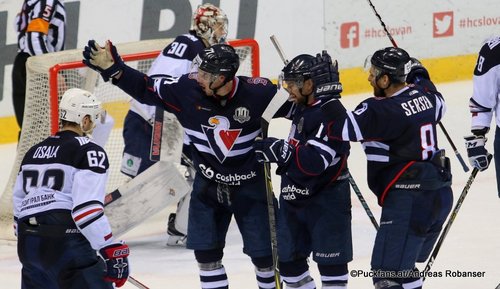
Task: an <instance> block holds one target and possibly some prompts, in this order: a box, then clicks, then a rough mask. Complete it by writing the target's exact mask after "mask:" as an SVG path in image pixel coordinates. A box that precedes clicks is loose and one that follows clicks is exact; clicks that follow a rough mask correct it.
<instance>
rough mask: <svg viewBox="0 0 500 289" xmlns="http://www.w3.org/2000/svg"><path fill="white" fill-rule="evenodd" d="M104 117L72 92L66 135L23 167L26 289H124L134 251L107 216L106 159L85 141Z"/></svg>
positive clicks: (21, 249)
mask: <svg viewBox="0 0 500 289" xmlns="http://www.w3.org/2000/svg"><path fill="white" fill-rule="evenodd" d="M101 111H102V106H101V103H100V102H99V101H98V100H97V99H96V97H95V96H94V95H93V94H91V93H90V92H88V91H85V90H81V89H78V88H72V89H69V90H67V91H66V92H65V93H64V95H63V97H62V99H61V102H60V105H59V115H60V121H61V124H62V129H61V130H60V131H59V132H57V133H56V134H55V135H53V136H50V137H48V138H47V139H45V140H44V141H42V142H41V143H39V144H36V145H35V146H33V147H32V148H31V149H30V150H29V151H28V152H27V153H26V155H25V157H24V159H23V161H22V163H21V168H20V171H19V174H18V176H17V179H16V183H15V187H14V193H13V201H14V221H15V224H16V226H15V228H16V233H17V237H18V255H19V260H20V261H21V263H22V274H21V276H22V281H21V288H23V289H39V288H51V289H57V288H61V289H62V288H64V289H70V288H74V289H77V288H78V289H82V288H88V289H91V288H92V289H95V288H99V289H101V288H102V289H112V288H113V284H112V283H114V284H115V285H116V286H117V287H121V286H122V285H123V284H124V283H125V282H126V281H127V278H128V255H129V247H128V246H127V245H126V244H124V243H123V242H120V241H116V240H115V239H114V238H113V234H112V232H111V228H110V225H109V223H108V219H107V218H106V215H105V214H104V207H103V202H104V196H105V185H106V181H107V173H108V167H109V163H108V158H107V155H106V152H105V151H104V150H103V149H102V147H100V146H99V145H97V144H96V143H94V142H93V141H91V139H89V138H88V137H86V136H85V134H88V133H90V132H91V131H92V129H93V128H94V126H95V123H96V122H97V121H99V118H100V115H101ZM97 252H98V254H99V255H100V257H101V258H99V257H98V254H97ZM103 261H104V262H103Z"/></svg>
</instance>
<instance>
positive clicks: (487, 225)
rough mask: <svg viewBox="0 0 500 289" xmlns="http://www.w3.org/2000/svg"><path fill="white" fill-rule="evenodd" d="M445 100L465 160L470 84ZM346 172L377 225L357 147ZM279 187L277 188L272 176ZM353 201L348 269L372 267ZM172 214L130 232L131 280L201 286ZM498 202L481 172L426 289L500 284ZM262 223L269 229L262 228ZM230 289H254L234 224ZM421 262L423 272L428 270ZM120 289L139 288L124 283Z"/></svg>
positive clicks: (7, 255)
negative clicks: (171, 237)
mask: <svg viewBox="0 0 500 289" xmlns="http://www.w3.org/2000/svg"><path fill="white" fill-rule="evenodd" d="M438 88H439V89H440V90H441V91H442V93H443V94H444V96H445V98H446V101H447V104H448V112H447V114H446V116H445V118H444V120H443V124H444V126H445V127H446V129H447V131H448V133H449V134H450V136H451V138H452V139H453V141H454V142H455V145H456V146H457V148H458V150H459V151H460V153H461V154H462V157H463V158H464V159H467V157H466V151H465V149H464V145H463V136H464V135H468V134H469V133H470V131H469V127H470V124H469V122H470V114H469V112H468V99H469V97H470V94H471V92H472V84H471V82H470V81H464V82H454V83H447V84H439V85H438ZM368 95H369V94H364V95H357V96H348V97H344V98H343V99H342V101H343V103H344V104H345V105H346V107H348V108H350V109H353V108H354V107H355V105H356V104H358V103H359V102H360V101H361V100H363V99H364V98H365V97H367V96H368ZM288 130H289V123H288V122H286V121H279V120H273V121H272V122H271V125H270V133H269V135H271V136H279V137H286V136H287V134H288ZM439 134H440V137H441V139H440V146H441V147H443V148H445V149H446V150H447V152H448V155H449V156H450V158H451V161H452V166H453V174H454V178H453V189H454V195H455V200H456V199H458V197H459V195H460V193H461V191H462V189H463V187H464V185H465V182H466V181H467V178H468V176H469V173H465V172H464V171H463V170H462V167H461V166H460V164H459V163H458V161H457V159H456V157H455V156H454V154H453V151H452V149H451V146H450V145H449V144H448V142H447V140H446V139H445V137H444V135H443V134H442V133H441V131H440V132H439ZM489 136H490V141H489V142H488V144H487V146H488V147H489V148H490V151H492V150H491V149H492V143H493V133H492V132H490V134H489ZM352 147H353V148H352V152H351V157H350V159H349V166H350V168H351V173H352V175H353V176H354V178H355V180H356V182H357V184H358V186H359V187H360V190H361V192H362V193H363V195H364V197H365V198H366V200H367V202H368V204H369V206H370V208H371V210H372V211H373V213H374V214H375V216H376V218H377V220H378V217H379V215H380V209H379V207H378V206H377V204H376V200H375V198H374V197H373V194H372V193H371V192H370V191H369V190H368V188H367V186H366V160H365V155H364V153H363V152H362V150H361V146H360V145H359V144H353V146H352ZM14 154H15V145H14V144H9V145H0V155H1V160H2V166H1V168H0V173H1V175H0V180H1V181H0V184H1V183H3V184H4V183H5V182H6V180H7V178H8V176H9V174H10V168H11V164H12V163H13V161H14ZM273 180H274V185H275V187H276V185H277V184H278V179H277V178H276V177H275V178H274V179H273ZM352 198H353V201H352V203H353V239H354V260H353V261H352V262H351V263H350V264H349V267H350V269H351V270H364V271H365V272H368V270H369V268H370V255H371V249H372V246H373V240H374V237H375V229H374V228H373V225H372V224H371V223H370V221H369V219H368V217H367V216H366V213H365V211H364V210H363V207H362V206H361V205H360V203H359V201H358V200H357V198H356V195H355V194H354V193H353V194H352ZM174 210H175V208H174V207H173V206H172V207H169V208H166V209H165V210H163V211H162V212H161V213H159V214H157V215H155V216H153V217H152V218H151V219H150V220H149V221H147V222H146V223H145V224H143V225H141V226H139V227H138V228H136V229H134V230H132V231H130V232H129V233H127V234H126V235H125V236H124V240H125V241H126V242H127V243H128V244H129V245H130V247H131V255H130V263H131V270H132V273H131V274H132V276H134V277H135V278H136V279H138V280H139V281H141V282H142V283H144V284H145V285H147V286H149V287H150V288H152V289H155V288H158V289H159V288H200V285H199V280H198V269H197V265H196V261H195V259H194V255H193V252H192V251H190V250H186V249H183V248H174V247H166V246H165V244H166V226H167V215H168V213H170V212H173V211H174ZM499 215H500V200H499V198H498V196H497V192H496V181H495V171H494V168H493V167H491V168H490V169H488V170H487V171H485V172H481V173H479V174H478V176H477V178H476V180H475V182H474V183H473V185H472V187H471V190H470V191H469V194H468V196H467V198H466V199H465V201H464V203H463V205H462V208H461V210H460V212H459V214H458V216H457V217H456V219H455V222H454V224H453V226H452V227H451V230H450V232H449V233H448V236H447V238H446V239H445V241H444V244H443V246H442V247H441V250H440V252H439V255H438V256H437V258H436V260H435V263H434V265H433V267H432V271H436V272H441V274H442V275H443V277H442V278H427V280H426V281H425V284H424V288H428V289H430V288H435V289H443V288H457V289H460V288H464V289H465V288H468V289H469V288H495V286H497V284H498V283H499V282H500V265H499V264H500V261H499V260H500V241H499V240H500V221H499V219H500V218H499ZM263 225H265V224H263ZM15 246H16V243H15V242H14V241H10V242H8V241H0V280H1V281H0V283H1V285H0V287H1V288H3V289H11V288H12V289H14V288H20V271H21V266H20V263H19V261H18V259H17V255H16V247H15ZM223 263H224V266H225V267H226V271H227V275H228V278H229V284H230V287H231V288H241V289H246V288H257V285H256V281H255V275H254V271H253V265H252V263H251V262H250V259H249V258H248V257H247V256H246V255H244V254H243V253H242V242H241V238H240V235H239V233H238V230H237V227H236V226H235V225H234V224H232V225H231V227H230V231H229V233H228V236H227V246H226V249H225V255H224V259H223ZM310 264H311V272H312V275H313V278H315V280H316V284H317V286H318V288H320V285H319V280H320V278H319V274H318V271H317V269H316V266H315V264H314V263H313V262H311V263H310ZM424 266H425V263H424V264H421V265H420V266H419V268H421V269H422V268H423V267H424ZM447 270H449V271H451V272H456V271H460V272H471V271H477V272H485V273H484V277H481V278H463V277H446V272H447ZM122 288H135V286H133V285H132V284H130V283H127V284H126V285H125V286H124V287H122ZM349 288H372V285H371V279H370V278H366V277H356V278H354V277H350V279H349Z"/></svg>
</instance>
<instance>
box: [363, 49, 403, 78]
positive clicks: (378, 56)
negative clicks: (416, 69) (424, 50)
mask: <svg viewBox="0 0 500 289" xmlns="http://www.w3.org/2000/svg"><path fill="white" fill-rule="evenodd" d="M371 64H372V66H374V67H375V68H377V69H378V70H379V71H380V72H381V73H380V75H384V74H386V75H387V76H389V79H390V80H391V81H392V82H394V83H402V82H405V80H406V75H407V74H408V73H409V72H410V68H411V59H410V55H408V52H406V51H405V50H404V49H402V48H397V47H387V48H384V49H380V50H377V51H376V52H375V53H374V54H373V56H372V58H371Z"/></svg>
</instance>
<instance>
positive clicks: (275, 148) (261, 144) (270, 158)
mask: <svg viewBox="0 0 500 289" xmlns="http://www.w3.org/2000/svg"><path fill="white" fill-rule="evenodd" d="M253 148H254V149H255V154H256V156H257V161H258V162H261V163H262V162H266V163H277V164H278V165H279V166H284V165H286V164H288V162H289V161H290V157H291V156H292V151H293V150H294V147H293V146H292V145H290V144H289V143H288V142H286V141H285V140H283V139H277V138H274V137H268V138H265V139H261V138H257V139H256V140H255V142H254V144H253Z"/></svg>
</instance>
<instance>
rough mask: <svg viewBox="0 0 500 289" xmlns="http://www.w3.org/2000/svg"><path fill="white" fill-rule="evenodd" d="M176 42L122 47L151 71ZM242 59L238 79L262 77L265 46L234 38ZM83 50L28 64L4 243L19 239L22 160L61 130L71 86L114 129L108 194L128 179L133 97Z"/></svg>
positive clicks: (0, 235)
mask: <svg viewBox="0 0 500 289" xmlns="http://www.w3.org/2000/svg"><path fill="white" fill-rule="evenodd" d="M171 41H173V39H155V40H144V41H137V42H130V43H123V44H116V47H117V50H118V52H119V53H120V55H121V57H122V59H123V61H124V62H125V63H126V64H127V65H129V66H131V67H133V68H135V69H137V70H139V71H142V72H144V73H147V71H148V70H149V67H150V66H151V64H152V62H153V61H154V59H155V58H156V57H157V56H158V54H159V53H160V52H161V51H162V50H163V48H165V47H166V46H167V45H168V44H169V43H170V42H171ZM229 44H230V45H232V46H233V47H234V48H235V50H236V52H237V53H238V55H239V57H240V68H239V69H238V73H237V75H246V76H253V77H257V76H259V74H260V64H259V61H260V59H259V57H260V55H259V45H258V43H257V42H256V41H255V40H253V39H239V40H231V41H229ZM82 58H83V57H82V49H74V50H65V51H60V52H55V53H48V54H43V55H39V56H33V57H30V58H28V61H27V63H26V74H27V81H26V103H25V109H24V120H23V129H22V133H21V136H20V139H19V142H18V146H17V152H16V158H15V161H14V165H13V167H12V171H11V174H10V177H9V179H8V181H7V183H6V185H5V189H4V191H3V194H2V195H1V197H0V239H13V238H14V235H13V231H12V222H13V216H12V190H13V187H14V183H15V180H16V176H17V174H18V172H19V168H20V165H21V162H22V159H23V157H24V155H25V154H26V152H27V151H28V149H29V148H31V147H32V146H33V145H35V144H36V143H38V142H41V141H42V140H44V139H45V138H47V137H48V136H49V135H53V134H55V133H56V132H57V131H58V130H59V125H60V124H59V112H58V111H59V101H60V99H61V97H62V95H63V93H64V92H65V91H66V90H67V89H69V88H74V87H77V88H82V89H86V90H89V91H92V92H93V93H94V94H95V95H96V96H97V98H98V99H99V100H100V101H102V103H103V107H104V109H105V110H106V112H107V113H108V114H109V115H110V116H111V117H112V118H113V119H114V126H113V129H112V131H111V134H110V136H109V138H108V141H107V142H106V146H105V150H106V153H107V154H108V159H109V163H110V169H109V177H108V183H107V187H106V191H107V192H111V191H113V190H114V189H116V188H117V187H118V186H120V185H121V184H123V182H125V181H126V179H127V177H126V176H125V175H123V174H122V173H121V172H120V166H121V158H122V152H123V146H124V144H123V137H122V130H123V120H124V118H125V115H126V113H127V112H128V110H129V101H130V99H131V97H130V96H129V95H127V94H126V93H125V92H123V91H122V90H120V89H119V88H118V87H116V86H114V85H112V84H110V83H109V82H104V81H103V80H102V78H101V77H100V75H99V74H98V73H96V72H95V71H93V70H91V69H89V68H87V67H86V66H85V65H84V64H83V63H82Z"/></svg>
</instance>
